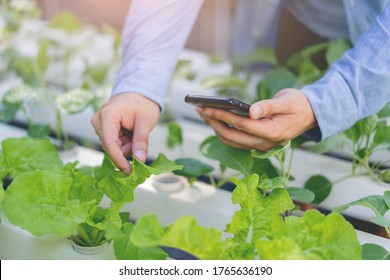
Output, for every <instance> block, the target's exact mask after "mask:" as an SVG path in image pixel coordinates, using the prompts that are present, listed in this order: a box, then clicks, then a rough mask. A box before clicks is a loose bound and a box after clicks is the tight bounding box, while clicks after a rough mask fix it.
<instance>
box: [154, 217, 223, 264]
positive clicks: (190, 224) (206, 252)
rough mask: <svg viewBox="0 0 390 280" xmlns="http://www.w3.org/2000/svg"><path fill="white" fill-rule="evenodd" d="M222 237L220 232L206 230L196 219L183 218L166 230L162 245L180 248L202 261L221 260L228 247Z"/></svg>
mask: <svg viewBox="0 0 390 280" xmlns="http://www.w3.org/2000/svg"><path fill="white" fill-rule="evenodd" d="M221 237H222V232H221V231H220V230H217V229H214V228H204V227H202V226H200V225H199V224H198V222H197V221H196V220H195V218H194V217H192V216H183V217H180V218H179V219H178V220H177V221H175V222H174V223H172V224H170V225H169V226H168V227H167V228H166V230H165V233H164V236H163V238H162V239H161V240H160V245H161V246H167V247H172V248H178V249H180V250H183V251H185V252H187V253H190V254H192V255H193V256H195V257H197V258H198V259H201V260H217V259H219V260H221V259H225V251H226V249H227V245H228V244H227V243H226V242H223V241H222V240H221Z"/></svg>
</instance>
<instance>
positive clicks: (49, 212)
mask: <svg viewBox="0 0 390 280" xmlns="http://www.w3.org/2000/svg"><path fill="white" fill-rule="evenodd" d="M71 184H72V179H71V178H69V177H67V176H65V175H62V174H58V173H54V172H52V171H36V172H28V173H24V174H21V175H19V176H18V177H16V178H14V180H13V181H12V183H11V184H10V185H9V187H8V189H7V194H6V196H5V198H4V200H3V203H2V204H3V211H4V213H5V214H6V216H7V218H8V219H9V220H10V221H11V223H13V224H15V225H17V226H20V227H22V228H23V229H26V230H28V231H29V232H31V233H32V234H34V235H37V236H42V235H45V234H55V235H58V236H69V235H70V234H72V233H73V232H74V231H75V230H76V228H77V225H78V224H79V223H82V222H84V221H85V219H86V218H87V215H88V212H89V209H90V208H91V203H89V202H88V203H80V201H79V200H74V199H69V197H68V195H69V191H70V187H71ZM21 205H22V206H23V207H21Z"/></svg>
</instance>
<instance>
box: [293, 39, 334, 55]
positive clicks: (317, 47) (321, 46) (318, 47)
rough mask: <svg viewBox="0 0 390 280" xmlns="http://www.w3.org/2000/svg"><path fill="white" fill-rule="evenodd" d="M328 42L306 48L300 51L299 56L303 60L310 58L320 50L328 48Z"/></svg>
mask: <svg viewBox="0 0 390 280" xmlns="http://www.w3.org/2000/svg"><path fill="white" fill-rule="evenodd" d="M328 44H329V43H328V42H321V43H318V44H314V45H311V46H308V47H306V48H304V49H303V50H301V51H300V52H299V54H300V55H301V56H303V57H305V58H310V57H311V56H313V55H315V54H317V53H319V52H321V51H322V50H325V49H326V48H327V47H328Z"/></svg>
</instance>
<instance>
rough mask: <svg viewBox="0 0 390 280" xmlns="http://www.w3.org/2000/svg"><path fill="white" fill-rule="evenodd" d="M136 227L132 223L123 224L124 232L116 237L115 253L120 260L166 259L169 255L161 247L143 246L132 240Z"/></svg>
mask: <svg viewBox="0 0 390 280" xmlns="http://www.w3.org/2000/svg"><path fill="white" fill-rule="evenodd" d="M133 228H134V225H133V224H131V223H124V224H123V225H122V233H121V234H118V236H116V237H115V239H114V253H115V257H116V258H117V259H118V260H165V259H166V258H167V256H168V254H167V253H166V252H164V250H162V249H161V248H159V247H150V248H141V247H138V246H137V245H136V244H133V243H132V242H131V241H130V235H131V232H132V230H133Z"/></svg>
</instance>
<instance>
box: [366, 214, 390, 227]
mask: <svg viewBox="0 0 390 280" xmlns="http://www.w3.org/2000/svg"><path fill="white" fill-rule="evenodd" d="M371 222H373V223H374V224H377V225H379V226H381V227H387V228H390V219H387V218H385V217H380V216H376V217H373V218H371Z"/></svg>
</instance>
